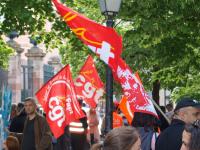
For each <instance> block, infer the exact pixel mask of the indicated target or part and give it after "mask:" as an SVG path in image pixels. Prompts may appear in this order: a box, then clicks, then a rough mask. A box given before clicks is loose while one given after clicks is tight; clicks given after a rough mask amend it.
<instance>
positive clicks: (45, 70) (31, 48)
mask: <svg viewBox="0 0 200 150" xmlns="http://www.w3.org/2000/svg"><path fill="white" fill-rule="evenodd" d="M22 39H23V38H22ZM25 40H26V41H27V36H25V37H24V40H21V41H20V40H17V39H9V40H7V44H8V45H9V46H10V47H12V48H13V49H14V50H15V52H16V53H15V55H13V56H11V57H10V60H9V68H8V85H9V86H10V87H11V88H12V94H13V100H12V102H13V103H18V102H21V101H23V100H24V99H25V98H26V97H29V96H35V93H36V92H37V91H38V90H39V89H40V88H41V87H42V85H43V84H44V83H45V82H46V81H48V79H50V78H51V77H52V76H53V75H54V74H55V73H56V71H58V70H60V69H61V68H62V64H61V63H60V59H59V56H58V55H56V56H55V55H52V56H51V57H48V58H47V57H46V56H47V55H49V54H46V53H45V50H44V47H42V46H38V45H37V44H34V45H31V44H30V43H24V41H25ZM24 45H25V46H24ZM41 47H42V48H41Z"/></svg>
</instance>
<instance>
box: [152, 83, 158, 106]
mask: <svg viewBox="0 0 200 150" xmlns="http://www.w3.org/2000/svg"><path fill="white" fill-rule="evenodd" d="M159 91H160V81H159V80H156V81H155V82H154V83H153V91H152V98H153V100H154V101H155V102H156V103H157V104H158V105H159V99H160V97H159Z"/></svg>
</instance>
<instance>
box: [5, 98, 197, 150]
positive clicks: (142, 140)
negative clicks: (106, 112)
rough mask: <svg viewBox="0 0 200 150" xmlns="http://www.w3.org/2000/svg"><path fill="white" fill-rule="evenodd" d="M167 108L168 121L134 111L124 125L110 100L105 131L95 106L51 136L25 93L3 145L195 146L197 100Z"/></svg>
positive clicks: (172, 149)
mask: <svg viewBox="0 0 200 150" xmlns="http://www.w3.org/2000/svg"><path fill="white" fill-rule="evenodd" d="M82 102H83V101H82V100H79V104H80V106H83V103H82ZM166 108H167V110H168V111H167V112H166V116H167V117H168V118H169V120H170V122H169V123H166V121H163V116H161V115H159V118H157V117H155V116H153V115H151V114H146V113H142V112H135V113H134V118H133V120H132V123H131V124H128V122H127V120H126V118H125V117H124V115H123V114H122V113H121V112H120V110H119V108H118V104H116V103H115V104H114V111H113V130H111V131H110V132H108V133H106V132H104V131H105V116H104V118H102V121H100V117H99V115H98V112H97V110H96V109H94V108H91V109H89V111H87V112H85V111H84V110H83V111H84V113H85V117H84V118H81V119H79V120H75V121H73V122H71V123H70V124H69V125H68V126H67V127H66V128H65V132H64V134H63V135H62V136H60V137H59V138H57V139H56V138H55V137H54V136H53V135H52V133H51V130H50V128H49V125H48V123H47V121H46V119H45V114H42V113H41V112H40V111H39V109H38V107H37V102H36V100H35V99H34V98H32V97H29V98H26V99H25V100H24V102H23V103H19V104H18V105H13V106H12V111H11V116H10V125H9V127H8V129H7V130H6V131H7V132H8V134H9V136H8V137H7V139H6V140H5V141H4V145H3V150H89V149H91V150H200V143H199V139H200V121H199V120H200V102H198V101H196V100H194V99H192V98H183V99H181V100H180V101H179V102H178V103H177V105H176V107H175V109H173V105H171V104H169V105H167V107H166ZM158 114H159V113H158ZM100 122H102V123H100Z"/></svg>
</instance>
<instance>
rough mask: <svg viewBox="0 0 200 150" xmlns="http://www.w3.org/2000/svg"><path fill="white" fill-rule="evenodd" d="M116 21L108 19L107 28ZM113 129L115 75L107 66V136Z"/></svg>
mask: <svg viewBox="0 0 200 150" xmlns="http://www.w3.org/2000/svg"><path fill="white" fill-rule="evenodd" d="M113 25H114V21H113V19H112V18H111V17H108V20H107V21H106V26H107V27H113ZM112 128H113V74H112V70H111V68H110V67H109V66H108V65H106V114H105V134H106V133H108V132H109V131H110V130H112Z"/></svg>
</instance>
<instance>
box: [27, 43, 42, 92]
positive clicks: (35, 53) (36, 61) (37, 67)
mask: <svg viewBox="0 0 200 150" xmlns="http://www.w3.org/2000/svg"><path fill="white" fill-rule="evenodd" d="M45 55H46V54H45V53H43V50H42V49H40V48H39V47H37V45H36V44H34V46H33V47H32V48H31V49H28V52H27V53H25V56H26V57H27V58H28V66H33V95H35V93H36V92H37V91H38V89H39V88H41V87H42V85H43V78H44V71H43V58H44V56H45Z"/></svg>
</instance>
